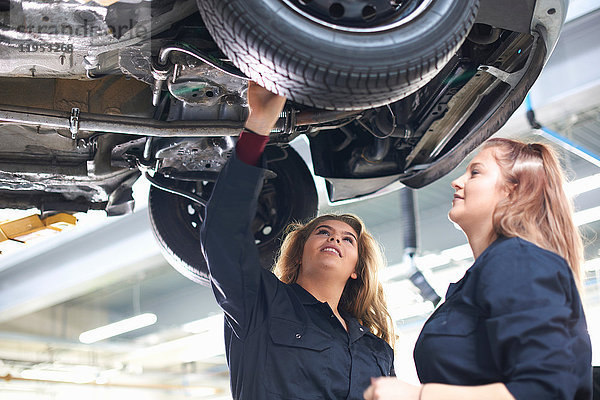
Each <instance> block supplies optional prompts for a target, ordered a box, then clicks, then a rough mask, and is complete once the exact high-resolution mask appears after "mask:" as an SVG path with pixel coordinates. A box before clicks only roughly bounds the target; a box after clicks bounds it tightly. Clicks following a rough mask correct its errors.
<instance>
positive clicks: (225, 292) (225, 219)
mask: <svg viewBox="0 0 600 400" xmlns="http://www.w3.org/2000/svg"><path fill="white" fill-rule="evenodd" d="M234 153H235V152H234ZM263 175H264V170H263V169H262V168H257V167H253V166H249V165H247V164H244V163H243V162H241V161H239V160H238V159H237V157H236V156H235V154H234V155H233V156H232V158H231V160H230V161H229V162H228V163H227V164H226V165H225V167H224V168H223V170H222V171H221V174H220V176H219V179H218V181H217V184H216V185H215V188H214V190H213V194H212V197H211V200H210V202H209V204H208V205H207V209H206V217H205V221H204V224H203V227H202V230H201V241H202V245H203V251H204V254H205V257H206V259H207V261H208V268H209V271H210V277H211V284H212V288H213V291H214V294H215V297H216V299H217V302H218V303H219V305H220V306H221V308H222V309H223V311H224V312H225V347H226V352H227V354H226V355H227V362H228V365H229V371H230V375H231V376H230V378H231V390H232V394H233V398H234V399H245V400H263V399H286V400H293V399H306V400H317V399H357V400H358V399H362V398H363V397H362V395H363V391H364V390H365V389H366V388H367V387H368V386H369V383H370V378H371V377H376V376H382V375H391V374H393V352H392V349H391V347H390V346H389V345H388V344H387V343H386V342H385V341H383V340H382V339H380V338H378V337H376V336H375V335H373V334H372V333H370V332H368V331H367V329H366V328H363V327H362V326H361V325H360V324H359V323H358V321H357V320H356V318H354V317H352V316H350V315H344V314H342V316H343V317H344V319H345V321H346V322H347V326H348V331H346V330H345V329H344V328H343V326H342V325H341V323H340V322H339V321H338V320H337V318H336V317H335V316H334V315H333V312H332V310H331V308H330V307H329V305H328V304H327V303H321V302H319V301H318V300H317V299H315V298H314V297H313V296H312V295H311V294H310V293H308V292H307V291H306V290H304V289H303V288H302V287H301V286H299V285H297V284H292V285H287V284H284V283H282V282H281V281H280V280H279V279H277V277H275V275H273V274H272V273H271V272H269V271H267V270H264V269H263V268H261V267H260V264H259V257H258V251H257V248H256V245H255V243H254V237H253V235H252V233H251V229H250V223H251V221H252V220H253V218H254V214H255V211H256V206H257V197H258V194H259V192H260V188H261V186H262V182H263Z"/></svg>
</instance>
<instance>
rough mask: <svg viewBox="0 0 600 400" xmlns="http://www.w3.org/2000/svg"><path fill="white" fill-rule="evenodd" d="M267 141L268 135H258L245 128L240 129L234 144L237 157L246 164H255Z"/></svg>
mask: <svg viewBox="0 0 600 400" xmlns="http://www.w3.org/2000/svg"><path fill="white" fill-rule="evenodd" d="M268 141H269V136H263V135H259V134H258V133H254V132H251V131H249V130H247V129H244V130H242V133H241V134H240V137H239V139H238V141H237V144H236V145H235V152H236V154H237V158H238V159H239V160H241V161H243V162H244V163H246V164H248V165H253V166H256V165H257V164H258V160H259V159H260V156H261V155H262V153H263V151H264V150H265V146H266V145H267V142H268Z"/></svg>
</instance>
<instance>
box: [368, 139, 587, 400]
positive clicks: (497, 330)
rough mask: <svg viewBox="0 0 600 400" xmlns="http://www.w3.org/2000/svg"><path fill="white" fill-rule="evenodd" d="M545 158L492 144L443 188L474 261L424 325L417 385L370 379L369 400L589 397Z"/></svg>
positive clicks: (563, 201)
mask: <svg viewBox="0 0 600 400" xmlns="http://www.w3.org/2000/svg"><path fill="white" fill-rule="evenodd" d="M563 182H564V179H563V172H562V170H561V167H560V164H559V162H558V160H557V157H556V155H555V154H554V152H553V151H552V150H551V149H550V148H549V147H547V146H545V145H543V144H539V143H535V144H525V143H522V142H518V141H514V140H509V139H492V140H488V141H487V142H485V143H484V145H483V149H482V150H481V152H480V153H479V154H478V155H477V156H476V157H475V158H474V159H473V160H472V161H471V163H470V164H469V166H468V168H467V172H466V173H465V174H464V175H462V176H461V177H460V178H458V179H456V180H455V181H454V182H452V187H453V188H454V189H455V191H456V192H455V194H454V200H453V202H452V209H451V210H450V213H449V217H450V219H451V220H452V221H454V222H455V223H456V224H458V225H459V226H460V227H461V229H462V230H463V231H464V232H465V234H466V236H467V238H468V240H469V244H470V246H471V249H472V251H473V255H474V258H475V263H474V264H473V265H472V266H471V267H470V268H469V270H467V272H466V273H465V275H464V277H463V278H462V279H461V280H460V281H459V282H457V283H454V284H451V285H450V287H449V288H448V292H447V293H446V301H445V302H444V303H443V304H442V305H441V306H440V307H439V308H438V309H437V310H436V311H435V312H434V313H433V315H432V316H431V317H430V318H429V320H428V321H427V322H426V323H425V325H424V327H423V330H422V331H421V334H420V336H419V338H418V340H417V343H416V345H415V350H414V359H415V364H416V367H417V373H418V375H419V379H420V381H421V382H422V384H421V385H420V386H414V385H410V384H407V383H404V382H401V381H399V380H397V379H388V378H379V379H375V380H374V381H373V384H372V386H370V387H369V388H368V389H367V391H366V392H365V394H364V398H365V399H367V400H371V399H402V400H411V399H413V400H417V399H420V400H434V399H460V400H468V399H518V400H521V399H522V400H525V399H527V400H529V399H536V400H537V399H557V400H558V399H561V400H567V399H568V400H572V399H578V400H579V399H582V400H583V399H586V400H588V399H591V398H592V367H591V344H590V338H589V335H588V332H587V327H586V321H585V316H584V313H583V308H582V304H581V299H580V297H579V291H578V285H577V284H576V282H579V281H580V279H581V272H580V265H581V262H582V260H583V246H582V242H581V238H580V236H579V232H578V231H577V228H576V226H575V224H574V223H573V218H572V207H571V203H570V202H569V201H568V200H567V197H566V196H565V193H564V192H563Z"/></svg>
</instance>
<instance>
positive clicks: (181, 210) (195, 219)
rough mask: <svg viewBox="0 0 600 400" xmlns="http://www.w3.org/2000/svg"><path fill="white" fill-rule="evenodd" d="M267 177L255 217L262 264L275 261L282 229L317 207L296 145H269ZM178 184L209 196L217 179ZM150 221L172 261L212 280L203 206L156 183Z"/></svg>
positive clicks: (197, 278) (191, 274) (201, 280)
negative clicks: (202, 245)
mask: <svg viewBox="0 0 600 400" xmlns="http://www.w3.org/2000/svg"><path fill="white" fill-rule="evenodd" d="M265 156H266V159H267V168H268V169H269V170H271V171H273V172H275V174H277V176H276V177H274V178H271V179H267V180H266V181H265V183H264V185H263V188H262V191H261V192H260V195H259V200H258V207H257V212H256V216H255V218H254V220H253V222H252V230H253V232H254V238H255V241H256V244H257V246H258V250H259V254H260V259H261V264H262V266H263V267H264V268H270V267H271V266H272V264H273V261H274V259H275V256H276V254H277V251H278V249H279V244H280V240H281V237H282V235H283V232H284V230H285V228H286V227H287V225H288V224H289V223H290V222H292V221H301V220H305V219H307V218H310V217H312V216H314V215H315V214H316V211H317V191H316V189H315V185H314V181H313V178H312V176H311V174H310V171H309V170H308V168H307V167H306V164H305V163H304V161H303V160H302V158H301V157H300V156H299V155H298V153H296V151H294V150H293V149H291V148H285V149H282V148H276V147H267V149H266V150H265ZM175 185H176V188H177V189H179V190H184V191H188V192H193V193H195V194H196V195H199V196H201V197H203V198H209V197H210V193H211V192H212V187H213V185H214V184H213V183H211V182H208V183H196V182H185V181H173V186H175ZM148 203H149V204H148V208H149V213H150V224H151V226H152V231H153V233H154V236H155V237H156V239H157V241H158V243H159V245H160V247H161V250H162V253H163V255H164V256H165V258H166V259H167V261H168V262H169V263H170V264H171V265H172V266H173V267H174V268H175V269H176V270H178V271H179V272H180V273H182V274H183V275H184V276H186V277H187V278H189V279H191V280H193V281H195V282H198V283H200V284H203V285H207V284H208V282H209V277H208V268H207V266H206V261H205V260H204V256H203V254H202V250H201V248H200V225H201V224H202V218H203V217H204V207H202V206H201V205H200V204H198V203H196V202H193V201H191V200H188V199H186V198H184V197H182V196H179V195H176V194H172V193H169V192H166V191H164V190H161V189H159V188H157V187H154V186H152V187H151V188H150V195H149V200H148Z"/></svg>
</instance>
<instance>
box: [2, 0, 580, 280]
mask: <svg viewBox="0 0 600 400" xmlns="http://www.w3.org/2000/svg"><path fill="white" fill-rule="evenodd" d="M567 6H568V1H566V0H505V1H502V2H498V1H495V0H461V1H456V0H244V1H240V0H197V1H196V0H151V1H150V0H120V1H119V0H98V1H75V0H50V1H42V0H10V1H6V0H3V1H1V2H0V16H1V19H2V20H1V22H0V59H1V62H0V103H1V104H0V124H1V125H2V126H1V128H0V129H1V135H2V136H1V138H2V139H1V140H0V207H2V208H19V209H28V208H31V207H37V208H38V209H39V210H40V211H41V214H42V215H43V216H48V215H52V214H54V213H58V212H67V213H75V212H81V211H87V210H105V211H106V213H107V214H108V215H122V214H126V213H129V212H131V211H132V210H133V206H134V204H133V203H134V200H133V197H132V185H133V183H134V182H135V181H136V180H137V179H140V177H141V176H142V175H144V176H145V177H146V179H148V180H149V181H150V182H151V183H152V188H151V190H150V193H149V212H150V217H151V222H152V226H153V230H154V233H155V236H156V237H157V239H158V241H159V243H160V244H161V247H162V248H163V250H164V253H165V255H166V256H167V258H168V259H169V260H170V262H171V263H172V264H173V265H174V266H175V267H176V268H177V269H178V270H180V271H181V272H182V273H184V274H185V275H186V276H188V277H189V278H191V279H193V280H195V281H197V282H200V283H206V281H207V269H206V265H205V262H204V260H203V257H202V254H201V250H200V248H199V241H198V228H199V225H200V223H201V219H202V215H203V204H205V202H206V200H207V199H208V197H209V196H210V192H211V189H212V186H213V183H214V181H215V179H216V177H217V175H218V172H219V170H220V169H221V167H222V166H223V164H224V163H225V162H226V160H227V158H228V156H229V155H230V153H231V151H232V149H233V148H234V145H235V138H236V136H237V135H238V134H239V132H240V130H241V128H242V126H243V123H244V121H245V118H246V116H247V108H248V107H247V103H246V99H245V91H246V88H247V81H248V80H249V79H251V80H254V81H256V82H258V83H259V84H260V85H262V86H264V87H266V88H267V89H269V90H271V91H273V92H276V93H279V94H282V95H285V96H286V97H287V98H288V99H289V101H288V102H287V104H286V107H285V110H284V112H283V113H282V115H281V118H280V119H279V121H278V123H277V126H276V127H275V129H274V130H273V132H272V135H271V140H270V143H269V145H268V147H267V150H266V157H267V163H268V164H267V165H268V168H269V170H270V171H271V173H269V174H268V175H267V179H266V182H265V185H264V188H263V190H262V192H261V195H260V201H259V209H258V214H257V216H256V218H255V220H254V225H253V230H254V232H255V238H256V241H257V243H258V245H259V249H260V250H261V254H262V255H263V260H264V264H265V265H268V264H269V263H270V262H271V260H272V256H273V251H274V249H275V248H276V247H277V244H278V243H277V240H278V238H279V237H280V235H281V232H282V230H283V229H284V227H285V226H286V225H287V223H288V222H289V221H290V220H298V219H304V218H307V217H309V216H311V215H313V214H314V213H315V212H316V209H317V192H316V190H315V185H314V179H313V176H312V175H311V172H310V170H309V168H308V167H307V161H306V160H305V159H304V158H302V157H300V155H299V154H298V153H297V152H296V151H295V150H294V147H293V146H291V145H290V143H291V142H292V141H293V140H294V139H296V138H298V137H299V136H301V135H305V137H306V138H308V141H309V143H310V156H311V160H312V167H313V168H314V174H315V175H318V176H321V177H324V178H325V179H326V182H327V189H328V196H329V200H330V201H332V202H335V201H339V200H345V199H352V198H357V197H360V196H365V195H369V194H371V193H374V192H377V191H378V190H380V189H382V188H385V187H387V186H388V185H390V184H392V183H394V182H401V183H402V184H404V185H407V186H409V187H413V188H419V187H422V186H425V185H427V184H429V183H431V182H433V181H435V180H436V179H438V178H440V177H441V176H443V175H444V174H446V173H448V172H449V171H450V170H451V169H452V168H454V167H455V166H456V165H457V164H458V163H459V162H460V161H461V160H462V159H463V158H464V157H465V156H466V155H467V154H468V153H469V152H470V151H471V150H473V149H474V148H475V147H476V146H477V145H479V144H480V143H481V142H482V141H483V140H485V139H486V138H488V137H489V136H490V135H491V134H493V133H494V132H495V131H496V130H498V129H499V128H500V127H501V126H502V125H503V124H504V123H505V122H506V120H507V119H508V118H509V117H510V116H511V114H512V113H513V112H514V111H515V110H516V108H517V107H518V106H519V104H520V103H521V102H522V101H523V99H524V98H525V95H526V94H527V92H528V90H529V89H530V87H531V86H532V84H533V83H534V81H535V80H536V78H537V77H538V75H539V73H540V71H541V70H542V68H543V66H544V64H545V63H546V61H547V60H548V57H549V56H550V54H551V52H552V49H553V48H554V45H555V44H556V41H557V40H558V36H559V33H560V30H561V28H562V25H563V23H564V19H565V16H566V12H567Z"/></svg>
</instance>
